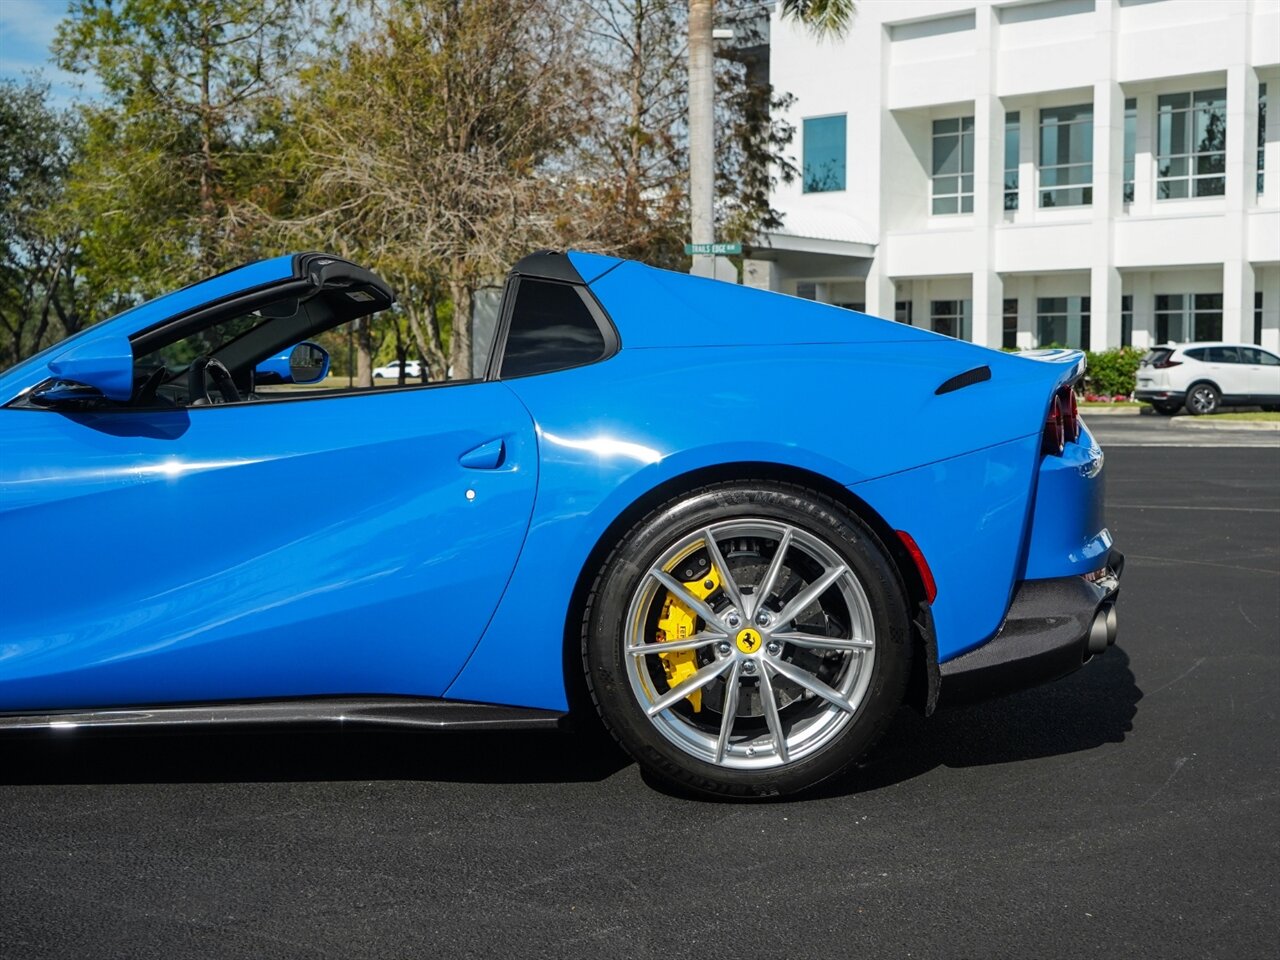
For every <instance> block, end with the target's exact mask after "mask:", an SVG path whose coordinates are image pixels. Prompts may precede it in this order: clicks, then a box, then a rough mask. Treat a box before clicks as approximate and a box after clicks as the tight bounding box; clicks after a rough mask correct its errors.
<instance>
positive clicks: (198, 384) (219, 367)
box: [187, 356, 240, 407]
mask: <svg viewBox="0 0 1280 960" xmlns="http://www.w3.org/2000/svg"><path fill="white" fill-rule="evenodd" d="M210 380H212V381H213V385H214V386H215V387H217V388H218V394H219V395H220V396H221V397H222V402H223V403H239V402H240V391H239V390H237V389H236V385H235V381H233V380H232V379H231V371H230V370H228V369H227V366H226V364H224V363H223V362H222V361H221V360H219V359H217V358H216V357H210V356H199V357H196V358H195V359H194V360H192V361H191V367H190V368H189V370H188V372H187V398H188V399H187V402H188V404H189V405H190V406H193V407H194V406H199V405H202V404H208V403H213V399H212V398H211V397H210V396H209V381H210Z"/></svg>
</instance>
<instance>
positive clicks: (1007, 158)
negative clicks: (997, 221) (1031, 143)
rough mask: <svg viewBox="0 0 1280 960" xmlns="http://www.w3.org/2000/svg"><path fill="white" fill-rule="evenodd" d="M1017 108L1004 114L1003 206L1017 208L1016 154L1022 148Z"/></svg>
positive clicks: (1007, 208) (1011, 208)
mask: <svg viewBox="0 0 1280 960" xmlns="http://www.w3.org/2000/svg"><path fill="white" fill-rule="evenodd" d="M1020 120H1021V118H1020V116H1019V114H1018V111H1017V110H1014V111H1012V112H1010V113H1006V114H1005V115H1004V208H1005V209H1006V210H1017V209H1018V154H1019V153H1020V152H1021V149H1022V126H1021V123H1020Z"/></svg>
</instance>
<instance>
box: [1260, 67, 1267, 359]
mask: <svg viewBox="0 0 1280 960" xmlns="http://www.w3.org/2000/svg"><path fill="white" fill-rule="evenodd" d="M1266 148H1267V85H1266V84H1265V83H1260V84H1258V193H1259V194H1261V193H1262V181H1263V176H1262V172H1263V170H1264V169H1265V168H1266V166H1267V149H1266ZM1259 343H1261V341H1259Z"/></svg>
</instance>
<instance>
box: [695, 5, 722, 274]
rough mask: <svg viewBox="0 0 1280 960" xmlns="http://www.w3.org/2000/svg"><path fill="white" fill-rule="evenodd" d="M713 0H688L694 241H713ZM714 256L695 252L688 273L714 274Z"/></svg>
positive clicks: (702, 242) (708, 242)
mask: <svg viewBox="0 0 1280 960" xmlns="http://www.w3.org/2000/svg"><path fill="white" fill-rule="evenodd" d="M714 6H715V0H689V221H690V228H691V229H690V233H691V234H692V236H691V237H690V239H691V240H692V241H693V243H695V244H704V243H705V244H710V243H713V242H714V241H715V163H716V160H715V87H714V83H715V77H714V72H713V69H712V63H713V57H714V55H715V51H714V50H713V43H714V41H713V38H712V15H713V12H714V10H713V8H714ZM715 263H716V258H715V257H714V256H706V255H703V254H695V255H694V257H693V266H692V267H691V268H690V270H689V272H690V273H692V274H694V275H696V276H700V277H714V276H715Z"/></svg>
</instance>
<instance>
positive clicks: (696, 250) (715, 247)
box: [684, 243, 742, 257]
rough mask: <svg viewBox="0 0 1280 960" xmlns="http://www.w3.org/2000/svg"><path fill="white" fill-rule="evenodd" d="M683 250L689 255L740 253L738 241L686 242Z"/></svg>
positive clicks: (708, 255)
mask: <svg viewBox="0 0 1280 960" xmlns="http://www.w3.org/2000/svg"><path fill="white" fill-rule="evenodd" d="M684 252H685V253H687V254H689V255H690V256H706V257H715V256H735V255H737V254H740V253H742V244H740V243H686V244H685V245H684Z"/></svg>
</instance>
